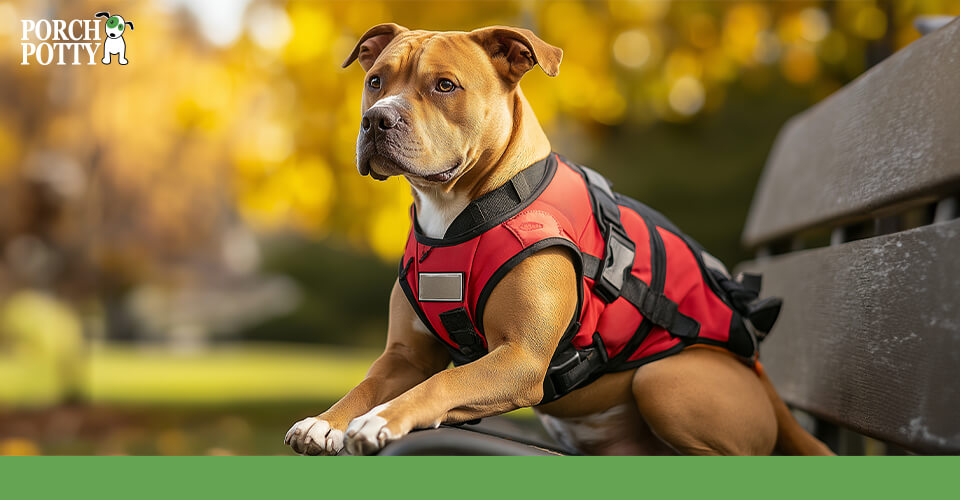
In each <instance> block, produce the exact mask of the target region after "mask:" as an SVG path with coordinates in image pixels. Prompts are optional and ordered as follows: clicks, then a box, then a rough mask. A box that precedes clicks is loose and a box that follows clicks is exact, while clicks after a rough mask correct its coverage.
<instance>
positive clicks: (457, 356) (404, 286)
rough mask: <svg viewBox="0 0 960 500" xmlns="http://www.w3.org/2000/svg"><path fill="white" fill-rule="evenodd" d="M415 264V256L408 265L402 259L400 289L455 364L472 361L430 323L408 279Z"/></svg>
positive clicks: (399, 278)
mask: <svg viewBox="0 0 960 500" xmlns="http://www.w3.org/2000/svg"><path fill="white" fill-rule="evenodd" d="M412 265H413V257H410V259H409V260H407V265H406V266H404V265H403V259H402V258H401V259H400V270H399V271H398V274H399V277H398V279H397V281H398V282H399V283H400V289H401V290H403V294H404V295H406V296H407V302H408V303H410V307H412V308H413V311H414V312H416V313H417V317H418V318H420V322H421V323H423V326H425V327H426V328H427V330H429V331H430V333H432V334H433V336H434V338H436V339H437V341H439V342H440V345H442V346H443V347H445V348H446V349H447V353H448V354H449V355H450V360H451V361H453V363H454V364H455V365H462V364H465V363H469V362H470V361H472V360H471V359H469V358H467V357H466V356H464V355H463V353H461V352H460V351H459V350H458V349H457V348H456V347H454V346H452V345H450V343H449V342H447V341H446V340H444V339H443V337H441V336H440V334H438V333H437V331H436V330H434V329H433V325H432V324H430V320H429V319H427V315H426V313H424V312H423V309H422V308H421V307H420V302H419V301H417V298H416V296H414V295H413V290H412V289H411V288H410V283H409V282H408V281H407V272H408V271H409V270H410V267H411V266H412Z"/></svg>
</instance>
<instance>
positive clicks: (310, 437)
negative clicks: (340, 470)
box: [283, 417, 343, 455]
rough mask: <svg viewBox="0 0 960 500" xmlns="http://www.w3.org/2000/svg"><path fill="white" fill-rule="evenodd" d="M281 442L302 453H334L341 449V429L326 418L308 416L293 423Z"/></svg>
mask: <svg viewBox="0 0 960 500" xmlns="http://www.w3.org/2000/svg"><path fill="white" fill-rule="evenodd" d="M283 442H284V444H288V445H290V447H291V448H293V451H295V452H297V453H300V454H302V455H336V454H337V453H340V450H342V449H343V431H341V430H340V429H334V428H333V427H332V426H331V425H330V422H327V421H326V420H321V419H318V418H316V417H308V418H305V419H303V420H301V421H299V422H297V423H295V424H293V427H291V428H290V430H289V431H287V435H286V436H285V437H284V438H283Z"/></svg>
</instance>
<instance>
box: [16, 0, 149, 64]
mask: <svg viewBox="0 0 960 500" xmlns="http://www.w3.org/2000/svg"><path fill="white" fill-rule="evenodd" d="M102 17H105V18H107V20H106V22H105V23H104V25H105V26H104V34H105V35H106V39H105V40H104V39H103V38H101V36H100V19H99V18H102ZM20 24H21V28H22V36H21V38H20V42H21V43H20V46H21V49H22V56H23V57H22V59H21V60H20V65H21V66H29V65H30V64H39V65H41V66H47V65H49V64H55V65H57V66H66V65H72V66H77V65H81V64H87V65H94V64H97V62H96V60H97V52H98V51H99V49H100V46H101V45H103V57H102V58H101V59H100V62H101V63H102V64H110V63H111V62H112V61H113V59H114V58H113V56H114V55H116V56H117V57H116V60H117V62H118V63H119V64H121V65H126V64H128V63H129V62H130V61H128V60H127V44H126V42H125V41H124V39H123V32H124V31H125V30H126V27H127V26H129V27H130V30H131V31H133V23H132V22H131V21H125V20H124V19H123V18H122V17H120V16H111V15H110V13H109V12H97V13H96V15H95V16H94V19H73V20H71V21H66V20H63V19H53V20H51V19H38V20H34V19H21V20H20ZM101 40H104V41H103V42H101Z"/></svg>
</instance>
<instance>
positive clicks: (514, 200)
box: [413, 153, 557, 247]
mask: <svg viewBox="0 0 960 500" xmlns="http://www.w3.org/2000/svg"><path fill="white" fill-rule="evenodd" d="M556 173H557V155H556V153H550V155H549V156H547V157H546V158H544V159H542V160H540V161H538V162H536V163H534V164H533V165H530V166H529V167H527V168H525V169H523V170H521V171H520V172H519V173H518V174H517V175H515V176H514V177H513V178H512V179H510V180H509V181H507V182H505V183H504V184H503V185H502V186H500V187H498V188H496V189H494V190H493V191H490V192H489V193H486V194H484V195H483V196H481V197H479V198H477V199H476V200H473V201H472V202H470V204H469V205H467V206H466V208H464V209H463V211H462V212H460V215H457V217H456V218H455V219H454V220H453V222H452V223H451V224H450V227H449V228H447V232H446V234H444V236H443V238H431V237H429V236H427V235H425V234H423V232H422V231H421V230H420V224H419V223H418V222H417V211H416V208H414V210H413V235H414V237H415V238H416V239H417V241H418V242H419V243H421V244H423V245H428V246H431V247H448V246H453V245H459V244H461V243H463V242H466V241H469V240H472V239H473V238H476V237H477V236H479V235H481V234H483V233H484V232H486V231H487V230H489V229H490V228H492V227H494V226H497V225H499V224H502V223H503V222H505V221H506V220H507V219H509V218H511V217H513V216H514V215H517V214H518V213H520V212H522V211H523V209H525V208H527V207H528V206H530V204H531V203H533V202H534V200H536V199H537V198H539V197H540V195H541V194H542V193H543V192H544V190H546V189H547V186H549V185H550V181H552V180H553V176H554V175H555V174H556Z"/></svg>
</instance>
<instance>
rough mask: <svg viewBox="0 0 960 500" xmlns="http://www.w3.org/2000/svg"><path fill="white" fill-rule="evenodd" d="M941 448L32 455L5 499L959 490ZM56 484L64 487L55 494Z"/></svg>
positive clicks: (816, 494)
mask: <svg viewBox="0 0 960 500" xmlns="http://www.w3.org/2000/svg"><path fill="white" fill-rule="evenodd" d="M957 470H960V459H957V458H947V457H936V458H925V457H876V458H874V457H866V458H864V457H850V458H846V457H841V458H793V457H767V458H707V457H699V458H696V457H667V458H662V457H630V458H587V457H567V458H562V457H542V458H540V457H407V458H385V457H382V458H376V457H363V458H360V457H313V458H307V457H182V458H161V457H85V458H81V457H27V458H4V459H0V498H5V499H21V498H74V497H77V496H81V497H93V498H130V499H143V498H164V499H170V498H177V497H184V498H198V497H209V498H234V497H245V498H270V499H273V498H295V497H303V496H309V497H315V498H349V499H353V498H371V497H375V498H397V497H400V498H423V499H429V498H443V499H459V498H489V499H491V500H493V499H499V498H530V499H541V498H546V499H552V498H582V499H585V500H586V499H595V498H608V497H609V498H644V497H649V498H671V499H672V498H690V497H692V496H693V495H702V497H701V498H704V499H713V498H717V497H719V498H756V497H766V498H770V499H777V500H779V499H782V498H804V499H810V500H819V499H821V498H844V497H846V498H851V499H853V498H856V499H860V498H880V497H882V498H906V499H909V498H924V499H927V498H955V497H956V494H957V493H956V484H955V482H954V481H955V480H954V474H955V473H956V471H957ZM54 495H56V497H55V496H54Z"/></svg>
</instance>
